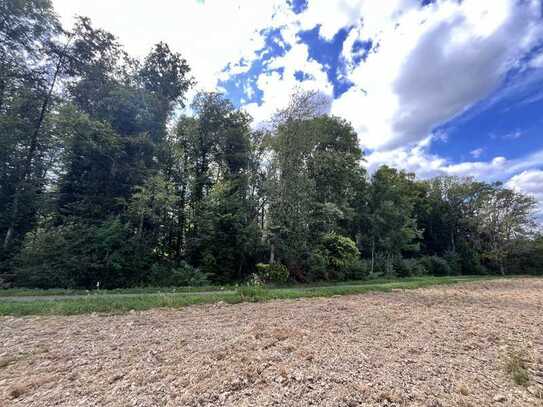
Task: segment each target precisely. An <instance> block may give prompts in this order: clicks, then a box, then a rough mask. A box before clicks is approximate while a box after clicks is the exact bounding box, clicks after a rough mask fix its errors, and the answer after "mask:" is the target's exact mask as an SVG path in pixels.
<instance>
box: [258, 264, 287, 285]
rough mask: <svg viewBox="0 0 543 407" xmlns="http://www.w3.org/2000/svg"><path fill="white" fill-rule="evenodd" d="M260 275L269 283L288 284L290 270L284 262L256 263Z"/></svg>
mask: <svg viewBox="0 0 543 407" xmlns="http://www.w3.org/2000/svg"><path fill="white" fill-rule="evenodd" d="M256 270H257V273H258V276H259V277H260V278H261V279H262V281H263V282H265V283H267V284H270V283H271V284H286V283H287V282H288V279H289V272H288V269H287V267H286V266H285V265H283V264H278V263H274V264H264V263H258V264H257V265H256Z"/></svg>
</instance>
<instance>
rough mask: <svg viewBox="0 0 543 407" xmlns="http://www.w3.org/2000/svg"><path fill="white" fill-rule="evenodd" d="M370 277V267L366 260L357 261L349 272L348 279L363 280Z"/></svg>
mask: <svg viewBox="0 0 543 407" xmlns="http://www.w3.org/2000/svg"><path fill="white" fill-rule="evenodd" d="M369 275H370V265H369V264H368V262H367V261H366V260H363V259H357V260H356V261H355V262H354V263H353V264H352V265H351V267H349V270H348V272H347V275H346V277H347V278H348V279H350V280H363V279H365V278H367V277H368V276H369Z"/></svg>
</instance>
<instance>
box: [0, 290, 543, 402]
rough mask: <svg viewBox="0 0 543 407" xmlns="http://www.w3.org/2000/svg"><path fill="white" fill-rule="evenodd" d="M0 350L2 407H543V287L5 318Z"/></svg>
mask: <svg viewBox="0 0 543 407" xmlns="http://www.w3.org/2000/svg"><path fill="white" fill-rule="evenodd" d="M0 344H1V345H0V405H1V406H40V407H43V406H311V405H313V406H403V405H409V406H411V405H412V406H428V407H430V406H435V407H437V406H477V407H479V406H487V405H503V406H542V405H543V399H541V398H538V392H539V391H540V390H542V389H543V387H542V386H540V385H538V384H537V381H541V382H543V360H542V359H541V357H542V356H543V280H535V279H525V280H514V281H513V280H510V281H494V282H484V283H469V284H464V285H456V286H451V287H439V288H432V289H420V290H414V291H405V292H402V291H398V292H394V293H387V294H385V293H376V294H367V295H361V296H348V297H336V298H330V299H310V300H297V301H275V302H270V303H265V304H239V305H225V304H219V305H207V306H195V307H189V308H185V309H182V310H175V311H174V310H155V311H147V312H141V313H140V312H138V313H130V314H128V315H122V316H101V315H88V316H78V317H41V318H37V317H36V318H9V317H4V318H1V319H0ZM513 354H516V355H522V358H526V359H527V366H528V367H529V374H530V381H529V382H528V383H527V384H526V385H524V386H521V385H517V384H515V383H514V381H513V379H512V377H511V374H510V373H508V372H507V369H506V368H505V366H506V365H507V364H508V362H509V361H510V359H511V355H513ZM522 358H521V359H522ZM538 375H541V376H538Z"/></svg>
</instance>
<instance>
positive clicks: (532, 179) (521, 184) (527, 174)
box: [506, 169, 543, 220]
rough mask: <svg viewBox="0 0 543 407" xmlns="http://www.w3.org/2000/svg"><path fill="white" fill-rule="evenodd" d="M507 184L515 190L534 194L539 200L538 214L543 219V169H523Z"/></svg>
mask: <svg viewBox="0 0 543 407" xmlns="http://www.w3.org/2000/svg"><path fill="white" fill-rule="evenodd" d="M506 186H507V187H508V188H511V189H513V190H515V191H518V192H522V193H525V194H528V195H531V196H533V197H534V198H535V199H536V200H537V201H538V203H539V204H538V208H537V215H538V217H539V218H540V219H542V220H543V171H542V170H540V169H534V170H528V171H523V172H521V173H520V174H517V175H515V176H514V177H512V178H511V179H510V180H509V181H508V182H507V183H506Z"/></svg>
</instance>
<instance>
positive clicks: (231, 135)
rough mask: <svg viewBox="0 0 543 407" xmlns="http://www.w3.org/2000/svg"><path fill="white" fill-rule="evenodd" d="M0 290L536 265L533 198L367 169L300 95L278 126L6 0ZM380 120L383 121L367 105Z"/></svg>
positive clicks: (33, 5) (179, 74)
mask: <svg viewBox="0 0 543 407" xmlns="http://www.w3.org/2000/svg"><path fill="white" fill-rule="evenodd" d="M0 15H1V16H2V18H1V19H0V238H1V241H0V244H1V248H0V285H4V286H7V285H16V286H27V287H42V288H52V287H86V288H92V287H95V286H96V284H97V283H100V285H101V286H102V287H109V288H113V287H129V286H141V285H163V286H170V285H171V286H174V285H199V284H206V283H209V282H212V283H221V284H222V283H232V282H240V281H243V280H245V279H247V278H248V277H249V276H253V275H255V274H256V275H257V276H259V278H261V279H263V280H266V281H270V282H286V281H297V282H309V281H317V280H349V279H360V278H365V277H368V276H375V275H382V276H413V275H424V274H432V275H453V274H454V275H457V274H489V273H500V274H513V273H541V272H542V269H541V267H540V266H541V264H543V239H542V238H541V236H540V235H538V234H537V233H536V223H535V220H534V215H533V214H534V209H535V206H536V203H535V201H534V200H533V199H532V198H531V197H528V196H525V195H523V194H520V193H518V192H515V191H512V190H510V189H507V188H505V187H504V186H503V185H502V184H500V183H493V184H490V183H485V182H481V181H476V180H473V179H461V178H454V177H438V178H434V179H431V180H417V179H416V178H415V176H414V175H413V174H410V173H407V172H404V171H400V170H397V169H394V168H389V167H387V166H382V167H381V168H379V169H378V170H377V171H376V172H375V173H373V174H368V173H367V171H366V169H365V167H364V165H363V164H364V154H363V151H362V150H361V149H360V147H359V140H358V137H357V134H356V132H355V131H354V129H353V128H352V126H351V125H350V124H349V123H348V122H347V121H345V120H343V119H342V118H339V117H335V116H331V115H329V114H326V113H325V112H326V109H325V108H324V107H325V106H324V105H325V104H326V101H325V100H323V98H322V97H321V96H320V95H319V93H318V92H302V91H297V92H294V93H293V95H292V97H291V100H290V103H289V104H288V106H285V107H284V108H283V109H282V110H280V111H278V112H277V113H276V114H275V115H274V116H273V117H272V118H270V119H271V120H270V123H269V125H268V126H266V127H262V128H260V129H255V128H254V127H253V126H252V120H251V117H250V116H249V115H248V114H247V113H246V112H244V111H243V110H240V109H237V108H236V107H235V106H234V105H233V104H232V102H230V101H229V100H228V99H227V98H225V97H224V96H223V95H222V94H220V93H215V92H200V93H197V94H196V96H195V97H194V98H193V100H192V101H190V104H189V107H190V111H191V114H190V115H185V114H180V113H179V112H181V111H186V109H185V110H182V108H184V107H185V104H188V102H187V100H186V95H187V92H188V91H189V90H190V89H191V88H193V87H194V86H195V81H194V80H193V77H192V73H191V70H190V67H189V65H188V63H187V61H186V60H185V59H184V58H183V57H182V55H180V54H179V53H176V52H173V51H172V50H171V49H170V48H169V47H168V45H167V44H165V43H159V44H156V45H155V46H154V47H153V48H152V49H151V50H150V52H149V54H148V55H147V56H146V57H145V58H144V59H143V60H138V59H136V58H132V57H131V56H130V55H128V54H127V53H126V52H125V51H124V50H123V47H122V46H121V45H120V43H119V42H118V40H117V39H116V37H115V36H114V35H112V34H111V33H109V32H106V31H104V30H101V29H97V28H95V27H93V26H92V24H91V21H90V20H89V19H88V18H84V17H80V18H78V19H77V21H76V24H75V25H74V28H73V29H72V30H70V31H66V30H65V29H63V28H62V26H61V25H60V24H59V22H58V19H57V16H56V15H55V13H54V10H53V8H52V5H51V2H50V1H49V0H27V1H22V0H2V1H1V2H0ZM368 114H371V113H368Z"/></svg>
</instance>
